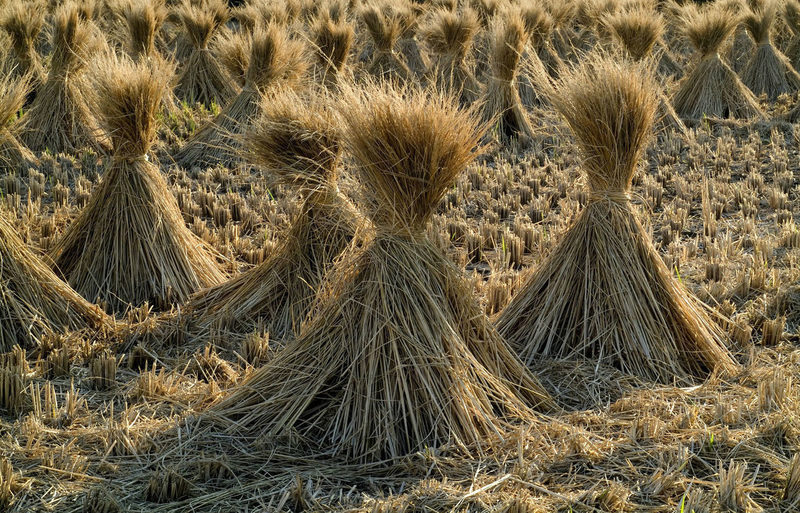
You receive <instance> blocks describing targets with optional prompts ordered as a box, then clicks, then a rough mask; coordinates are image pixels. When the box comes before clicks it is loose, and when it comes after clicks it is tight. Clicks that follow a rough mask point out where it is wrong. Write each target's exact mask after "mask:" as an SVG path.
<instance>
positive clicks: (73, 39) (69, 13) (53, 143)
mask: <svg viewBox="0 0 800 513" xmlns="http://www.w3.org/2000/svg"><path fill="white" fill-rule="evenodd" d="M52 30H53V34H52V46H53V53H52V55H51V56H50V67H49V69H48V71H47V77H46V78H45V80H44V82H43V83H42V85H41V86H40V87H39V89H38V91H37V94H36V98H35V99H34V100H33V102H32V103H31V105H30V108H29V109H28V111H27V113H26V114H25V115H24V116H23V119H22V126H21V135H20V138H21V140H22V142H23V143H24V144H25V145H26V146H27V147H28V148H30V149H31V150H33V151H44V150H45V149H49V150H50V151H52V152H53V153H74V152H76V151H77V150H79V149H81V148H83V147H84V146H91V147H94V148H95V149H99V148H102V147H103V146H104V145H105V141H101V140H99V139H98V128H97V121H96V120H95V119H94V116H93V115H92V112H91V111H90V110H89V107H88V106H87V104H86V100H85V98H84V93H83V91H82V88H83V84H82V82H81V80H82V75H83V73H84V71H85V68H86V63H87V62H88V59H90V57H91V56H92V54H93V53H94V50H95V49H96V48H97V47H96V43H97V42H96V41H95V40H94V38H93V36H92V33H91V28H90V27H89V24H88V23H87V22H85V21H81V20H80V18H79V17H78V9H77V7H76V6H75V4H72V3H69V4H64V5H63V6H61V7H59V8H58V10H57V11H56V13H55V15H54V20H53V28H52Z"/></svg>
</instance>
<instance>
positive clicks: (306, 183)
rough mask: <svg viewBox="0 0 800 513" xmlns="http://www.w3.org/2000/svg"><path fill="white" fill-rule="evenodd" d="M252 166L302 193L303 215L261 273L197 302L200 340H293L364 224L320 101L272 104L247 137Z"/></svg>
mask: <svg viewBox="0 0 800 513" xmlns="http://www.w3.org/2000/svg"><path fill="white" fill-rule="evenodd" d="M245 148H246V154H247V156H248V160H249V161H250V162H252V163H254V164H256V165H258V167H259V168H260V169H262V170H264V171H266V172H267V173H269V174H270V175H273V176H274V177H275V178H277V181H278V182H280V183H282V184H284V185H286V186H287V187H290V188H296V189H297V190H298V192H299V194H300V196H301V200H302V207H301V209H300V213H299V214H298V216H297V217H296V218H295V219H294V222H293V223H292V226H291V228H290V229H289V231H288V233H286V234H284V236H282V237H281V238H280V239H281V240H282V244H281V246H280V247H279V248H278V249H276V251H275V252H274V253H273V254H272V255H271V256H270V257H269V258H267V259H266V260H265V261H264V262H263V263H261V264H259V265H258V266H257V267H255V268H253V269H250V270H249V271H247V272H244V273H242V274H240V275H238V276H237V277H236V278H234V279H232V280H230V281H228V282H225V283H223V284H221V285H218V286H216V287H212V288H210V289H206V290H203V291H201V292H199V293H198V294H196V295H195V296H194V297H192V299H191V300H190V301H189V302H188V304H187V305H186V306H185V308H184V311H186V312H188V316H189V318H190V319H191V321H190V322H191V324H192V326H191V327H190V328H189V331H190V332H192V333H196V334H197V336H198V337H199V338H204V337H200V335H207V334H209V333H216V334H226V335H230V334H238V335H241V334H247V333H251V332H253V331H254V330H256V329H260V330H263V331H266V332H269V334H270V338H271V339H273V340H276V339H277V340H283V339H285V338H288V337H291V336H293V335H294V334H295V333H296V332H297V329H298V328H299V326H300V322H301V321H302V320H303V319H304V318H305V317H306V315H307V314H308V311H309V308H310V306H311V302H312V300H313V298H314V294H315V293H316V291H317V289H318V288H319V286H320V283H322V278H323V276H324V274H325V273H326V272H327V271H328V269H329V268H330V267H331V265H332V263H333V261H334V260H335V259H336V258H337V257H338V256H339V254H341V253H342V251H343V250H344V249H345V248H346V247H347V246H348V245H349V244H350V241H351V240H352V239H353V237H354V235H355V233H356V223H357V222H358V218H359V216H358V215H357V213H356V211H355V210H354V209H353V208H352V207H351V206H350V204H349V202H348V201H347V200H346V199H345V198H344V197H343V196H342V195H341V194H340V193H339V192H338V189H337V187H336V175H337V172H338V167H339V165H340V153H341V151H340V149H341V142H340V140H339V134H338V130H337V127H336V125H335V122H334V119H333V116H332V114H331V112H330V111H329V109H328V108H327V107H326V106H325V105H324V104H322V102H320V101H316V102H315V101H312V100H309V99H308V98H300V97H298V96H297V95H296V94H294V93H292V92H289V91H287V92H283V93H281V94H279V95H277V96H274V97H270V98H268V99H266V100H265V101H264V103H263V106H262V114H261V115H260V117H259V118H258V119H257V120H256V121H254V123H253V126H252V128H250V129H249V130H248V132H247V133H246V134H245Z"/></svg>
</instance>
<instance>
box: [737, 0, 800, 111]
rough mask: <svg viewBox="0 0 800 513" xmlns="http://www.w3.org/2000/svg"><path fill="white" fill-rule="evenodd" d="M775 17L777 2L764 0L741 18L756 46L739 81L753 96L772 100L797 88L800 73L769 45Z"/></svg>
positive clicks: (799, 83)
mask: <svg viewBox="0 0 800 513" xmlns="http://www.w3.org/2000/svg"><path fill="white" fill-rule="evenodd" d="M777 17H778V4H777V2H776V1H775V0H766V1H765V2H764V3H763V5H761V6H760V7H759V8H757V9H756V10H748V12H746V13H745V15H744V18H743V19H742V24H743V25H744V27H745V29H747V33H748V34H750V36H751V37H752V38H753V41H754V42H755V43H756V45H757V49H756V51H755V52H754V53H753V54H752V55H751V56H750V59H749V60H748V61H747V64H745V66H744V69H743V70H742V82H743V83H744V85H746V86H747V87H749V88H750V90H751V91H753V93H755V94H756V95H757V96H760V95H762V94H765V95H766V96H767V98H768V99H770V100H772V101H775V100H777V99H778V96H780V95H782V94H792V93H794V92H796V91H797V90H798V89H800V74H798V73H797V71H795V69H794V68H793V67H792V65H791V63H790V62H789V59H787V58H786V56H785V55H783V54H782V53H781V52H780V50H778V49H777V48H775V46H774V45H773V43H772V35H771V32H772V28H773V27H774V26H775V20H776V19H777Z"/></svg>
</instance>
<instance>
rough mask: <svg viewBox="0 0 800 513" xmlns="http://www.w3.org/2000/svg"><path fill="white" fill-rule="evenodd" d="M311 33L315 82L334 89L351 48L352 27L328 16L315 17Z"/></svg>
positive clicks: (353, 35) (343, 69) (353, 33)
mask: <svg viewBox="0 0 800 513" xmlns="http://www.w3.org/2000/svg"><path fill="white" fill-rule="evenodd" d="M311 32H312V40H313V43H314V48H315V50H316V55H317V62H316V68H315V76H316V77H317V81H318V82H319V83H321V84H323V85H324V86H325V87H327V88H335V87H336V86H337V84H339V82H340V80H341V76H342V73H344V71H345V65H346V64H347V58H348V57H349V55H350V49H351V48H352V47H353V40H354V38H355V31H354V29H353V25H352V24H350V23H349V22H347V21H345V20H339V21H334V20H333V19H332V18H331V17H330V16H329V15H327V14H323V15H320V16H318V17H317V19H316V21H315V22H314V24H313V25H312V27H311Z"/></svg>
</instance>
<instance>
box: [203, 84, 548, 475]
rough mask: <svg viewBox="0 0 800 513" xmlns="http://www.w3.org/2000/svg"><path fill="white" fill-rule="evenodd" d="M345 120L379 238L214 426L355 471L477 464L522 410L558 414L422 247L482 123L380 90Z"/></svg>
mask: <svg viewBox="0 0 800 513" xmlns="http://www.w3.org/2000/svg"><path fill="white" fill-rule="evenodd" d="M340 113H341V116H342V119H343V122H344V126H345V128H344V134H345V142H346V146H347V148H348V149H349V151H350V153H351V154H352V156H353V157H354V160H355V163H356V169H357V172H358V175H359V176H360V178H361V181H362V183H363V185H364V187H363V195H364V198H363V203H364V207H365V209H366V212H368V213H369V216H370V217H371V219H372V220H373V223H374V225H375V228H376V235H375V237H374V239H372V240H371V241H369V242H367V243H365V244H364V245H363V246H361V247H353V248H352V249H351V250H350V251H349V252H348V254H347V255H346V256H343V258H342V260H341V261H340V263H339V264H337V267H336V268H335V269H334V270H332V271H331V273H330V274H329V275H328V278H327V279H326V283H325V284H324V285H323V287H322V290H321V292H320V296H319V300H318V303H317V305H316V306H315V308H314V309H313V310H312V314H311V316H310V317H309V321H308V322H307V323H306V324H304V325H303V327H302V329H301V333H300V336H299V337H298V338H297V339H296V340H294V341H292V342H290V343H289V344H288V345H287V346H286V347H285V348H284V349H283V350H281V351H280V352H279V353H278V354H276V355H275V356H274V357H273V358H272V359H271V360H269V361H268V362H267V364H266V365H265V366H264V367H262V368H260V369H257V370H256V371H255V372H254V373H253V374H251V375H250V377H249V378H248V379H247V380H246V381H245V382H244V383H242V385H241V386H239V387H237V388H236V389H235V390H234V391H232V393H231V394H230V395H229V396H227V397H226V398H225V399H223V400H222V401H221V402H220V403H218V404H217V405H216V406H214V407H213V408H212V410H211V411H210V412H209V416H210V418H211V419H214V420H216V421H217V422H227V421H229V422H231V424H230V428H231V430H235V431H240V432H241V431H244V432H251V433H253V432H255V433H260V434H263V435H264V436H267V437H274V436H287V435H292V436H294V437H299V438H300V439H301V440H302V441H303V442H304V443H306V444H309V445H310V446H311V448H312V449H313V450H314V451H316V450H318V449H319V450H323V451H325V452H330V453H332V454H334V455H341V456H343V457H345V458H347V459H350V460H355V461H360V462H379V461H383V462H387V460H391V459H394V458H401V457H404V456H406V455H408V454H412V453H414V452H417V451H421V450H426V449H427V448H436V447H440V446H442V445H445V444H451V445H452V446H455V447H469V450H471V451H475V450H481V449H483V448H485V447H486V445H487V444H489V443H491V442H490V439H491V438H493V437H496V436H497V435H499V434H502V433H504V432H505V431H506V429H507V427H508V424H507V422H508V421H509V420H512V419H519V418H521V417H522V418H524V417H526V416H528V415H530V413H529V410H528V408H527V406H526V404H525V403H526V400H528V401H529V402H530V403H532V404H533V405H538V406H540V407H541V406H546V405H549V400H548V397H547V394H546V393H545V392H544V391H543V390H542V389H541V387H540V386H539V384H538V382H537V381H536V380H535V378H533V377H532V376H531V375H530V374H528V373H527V372H526V370H525V369H524V368H523V366H522V364H521V362H519V360H518V359H517V358H516V357H515V356H513V355H512V354H511V353H510V352H509V350H508V349H507V347H506V346H505V344H504V342H503V340H502V339H501V338H500V337H499V336H498V335H497V332H496V331H495V330H494V329H493V328H492V326H491V324H490V323H489V322H488V320H487V319H486V317H485V316H484V315H483V314H482V313H481V310H480V307H479V305H478V304H477V302H476V301H475V300H474V299H473V297H472V294H471V291H470V288H469V287H468V286H467V285H466V284H465V283H464V282H463V281H462V278H461V275H460V271H459V270H458V269H457V268H456V267H455V265H454V264H453V263H452V262H451V261H450V260H448V258H447V257H446V256H445V255H444V254H442V253H441V252H440V251H439V250H438V249H437V248H435V247H434V245H433V244H432V243H431V242H430V241H429V240H427V238H426V236H425V231H426V227H427V225H428V224H429V220H430V218H431V216H432V215H433V213H434V210H435V208H436V205H437V204H438V202H439V200H440V199H441V198H442V196H443V195H444V194H445V192H446V191H447V190H448V189H449V188H450V187H451V186H452V184H453V181H454V180H455V178H456V176H457V175H458V174H459V173H461V172H462V171H463V169H464V167H465V166H466V165H467V164H468V163H469V162H470V161H471V160H472V159H473V158H474V157H475V151H476V148H477V147H478V141H479V139H480V137H481V134H480V132H479V130H478V129H477V128H476V122H475V120H474V119H473V118H472V116H471V115H470V114H469V113H467V112H464V111H459V110H458V108H457V106H456V104H455V102H453V101H452V100H449V99H448V100H444V99H441V98H438V97H437V98H427V97H425V96H424V95H423V93H420V92H405V93H403V92H396V91H392V90H389V89H386V88H384V89H380V88H375V87H369V88H368V89H367V90H365V91H353V92H350V93H348V94H347V95H346V100H345V101H344V102H343V103H342V105H341V107H340ZM528 418H530V417H528Z"/></svg>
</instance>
